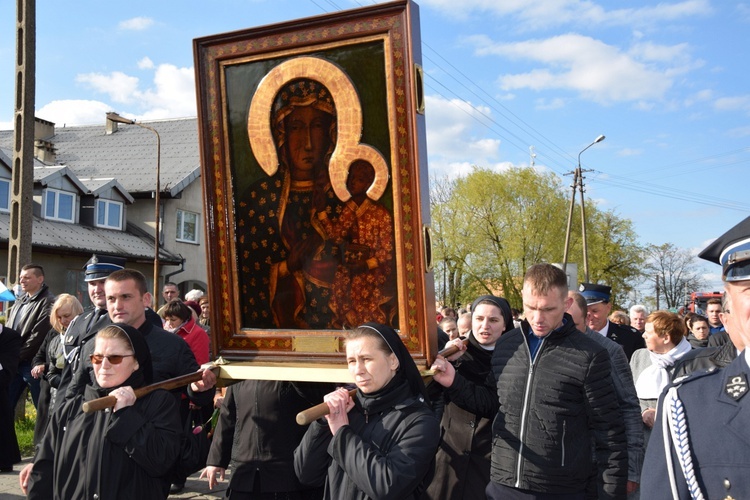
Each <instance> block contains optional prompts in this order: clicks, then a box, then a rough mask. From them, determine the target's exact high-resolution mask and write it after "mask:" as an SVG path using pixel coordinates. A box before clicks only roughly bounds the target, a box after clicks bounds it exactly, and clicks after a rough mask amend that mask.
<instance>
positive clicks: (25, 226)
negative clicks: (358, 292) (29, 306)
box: [6, 0, 36, 284]
mask: <svg viewBox="0 0 750 500" xmlns="http://www.w3.org/2000/svg"><path fill="white" fill-rule="evenodd" d="M14 80H15V81H16V92H15V112H14V113H13V165H12V166H11V170H12V174H11V190H10V191H11V197H10V231H9V235H8V269H7V274H6V276H7V278H6V279H7V281H8V283H9V284H10V283H11V282H15V281H16V280H17V279H18V276H19V274H20V273H21V268H22V267H23V266H24V265H26V264H28V263H30V262H31V237H32V224H33V222H34V219H33V217H32V213H33V210H32V203H33V201H34V200H33V199H32V197H33V194H34V101H35V98H36V0H16V74H15V78H14Z"/></svg>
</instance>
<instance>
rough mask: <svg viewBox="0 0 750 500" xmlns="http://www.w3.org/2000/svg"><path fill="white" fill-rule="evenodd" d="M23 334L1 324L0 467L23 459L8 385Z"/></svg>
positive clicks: (16, 367)
mask: <svg viewBox="0 0 750 500" xmlns="http://www.w3.org/2000/svg"><path fill="white" fill-rule="evenodd" d="M20 352H21V335H19V333H18V332H17V331H15V330H13V329H11V328H6V327H4V326H1V325H0V449H1V451H0V467H2V468H6V467H11V466H13V464H15V463H18V462H20V461H21V454H20V452H19V451H18V441H16V429H15V427H14V424H13V420H14V419H13V417H14V413H13V412H14V409H15V408H11V406H10V398H9V397H8V386H9V385H10V382H11V380H13V377H15V376H16V373H17V371H18V354H19V353H20Z"/></svg>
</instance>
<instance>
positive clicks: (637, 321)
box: [628, 304, 648, 335]
mask: <svg viewBox="0 0 750 500" xmlns="http://www.w3.org/2000/svg"><path fill="white" fill-rule="evenodd" d="M628 313H629V316H630V326H632V327H633V328H635V329H636V330H638V333H640V334H641V335H643V332H645V331H646V318H648V309H646V306H644V305H643V304H636V305H634V306H630V310H629V311H628Z"/></svg>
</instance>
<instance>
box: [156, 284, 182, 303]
mask: <svg viewBox="0 0 750 500" xmlns="http://www.w3.org/2000/svg"><path fill="white" fill-rule="evenodd" d="M161 296H162V297H164V303H167V302H169V301H170V300H174V299H179V298H180V289H179V288H177V285H176V284H175V283H172V282H171V281H167V282H166V283H164V288H162V290H161Z"/></svg>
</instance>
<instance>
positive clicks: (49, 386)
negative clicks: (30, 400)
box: [31, 328, 65, 444]
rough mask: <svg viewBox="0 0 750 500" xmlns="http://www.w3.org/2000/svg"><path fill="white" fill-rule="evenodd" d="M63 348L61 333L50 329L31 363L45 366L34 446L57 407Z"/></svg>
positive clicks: (40, 384) (40, 382)
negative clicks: (51, 413)
mask: <svg viewBox="0 0 750 500" xmlns="http://www.w3.org/2000/svg"><path fill="white" fill-rule="evenodd" d="M61 347H62V339H61V338H60V332H58V331H57V330H55V329H54V328H50V331H49V333H48V334H47V336H46V337H45V338H44V342H42V345H41V346H39V351H38V352H37V353H36V356H34V359H33V361H32V362H31V366H32V367H36V366H38V365H44V376H43V377H42V378H41V380H40V381H39V386H40V387H39V388H40V390H39V402H38V404H37V409H36V423H35V424H34V444H38V443H39V441H41V439H42V436H43V435H44V431H45V430H46V429H47V423H48V422H49V414H50V412H51V411H52V409H53V408H55V407H56V406H55V403H56V401H57V388H58V387H59V386H60V374H61V373H62V367H63V366H64V362H65V358H64V356H63V353H62V349H61ZM63 396H64V393H62V394H61V395H60V397H63Z"/></svg>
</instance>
